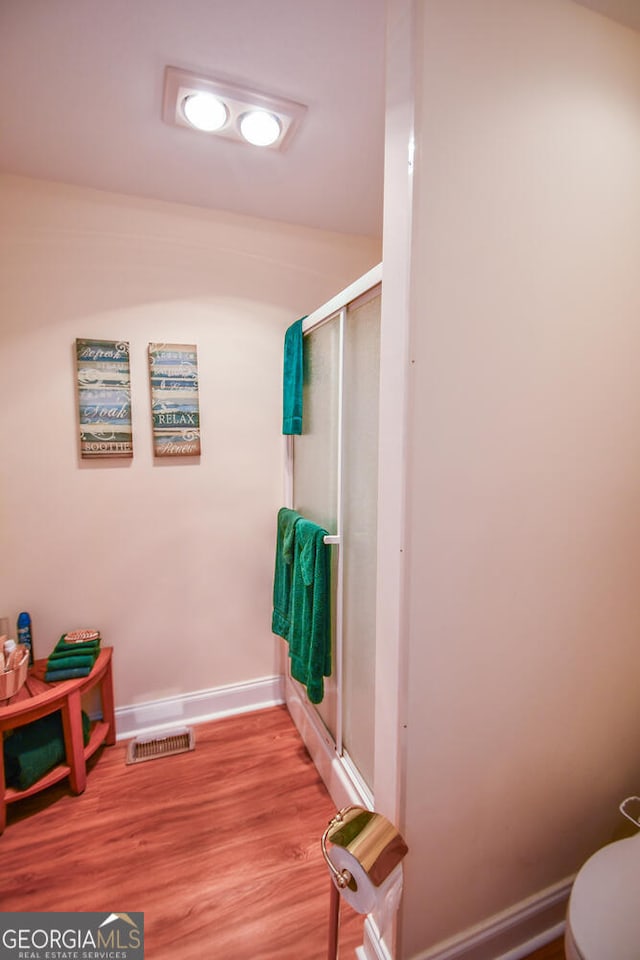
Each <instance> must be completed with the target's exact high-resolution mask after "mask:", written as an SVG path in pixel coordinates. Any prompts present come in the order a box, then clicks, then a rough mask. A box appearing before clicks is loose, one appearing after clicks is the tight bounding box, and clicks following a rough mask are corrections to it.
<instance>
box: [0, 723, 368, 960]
mask: <svg viewBox="0 0 640 960" xmlns="http://www.w3.org/2000/svg"><path fill="white" fill-rule="evenodd" d="M195 732H196V749H195V751H194V752H192V753H185V754H179V755H176V756H170V757H165V758H163V759H156V760H151V761H147V762H145V763H140V764H135V765H132V766H127V765H126V764H125V745H121V744H118V745H116V746H115V747H105V748H104V749H102V750H101V751H99V753H98V755H96V758H94V761H92V763H91V768H90V773H89V779H88V783H87V789H86V792H85V793H84V794H83V795H82V796H80V797H73V796H71V795H70V794H69V792H68V788H67V785H66V782H65V781H63V782H62V783H61V784H58V785H57V786H54V787H51V788H49V790H47V791H45V792H43V793H41V794H39V795H37V796H35V797H32V798H30V799H27V800H23V801H20V802H18V803H14V804H11V805H10V806H9V808H8V817H7V820H8V825H7V829H6V831H5V833H4V834H3V836H2V837H0V863H2V870H0V909H1V910H3V911H7V910H19V911H34V910H46V911H57V910H79V911H106V912H108V913H111V912H114V913H123V912H125V913H126V912H129V911H143V912H144V915H145V919H144V926H145V946H146V956H148V957H149V960H202V958H203V957H215V958H221V960H222V958H224V960H275V958H278V960H301V958H304V960H326V954H327V924H328V906H329V883H330V881H329V878H328V873H327V869H326V866H325V863H324V861H323V858H322V854H321V851H320V837H321V836H322V832H323V830H324V828H325V826H326V824H327V822H328V820H329V819H330V817H331V816H332V815H333V813H335V806H334V804H333V802H332V800H331V799H330V797H329V795H328V793H327V791H326V790H325V788H324V786H323V784H322V782H321V780H320V778H319V776H318V773H317V771H316V769H315V767H314V766H313V764H312V763H311V760H310V758H309V756H308V754H307V752H306V750H305V749H304V747H303V745H302V743H301V741H300V739H299V737H298V734H297V732H296V730H295V728H294V726H293V724H292V722H291V720H290V718H289V715H288V713H287V711H286V709H285V708H284V707H275V708H273V709H270V710H265V711H261V712H259V713H252V714H245V715H243V716H240V717H233V718H229V719H223V720H218V721H216V722H213V723H209V724H202V725H200V726H198V727H196V728H195ZM362 923H363V918H362V917H360V916H359V915H358V914H356V913H354V911H353V910H352V909H351V908H350V907H349V906H348V905H346V904H345V905H344V906H343V908H342V915H341V927H340V958H341V960H354V957H355V953H354V951H355V947H356V946H358V945H359V944H361V943H362Z"/></svg>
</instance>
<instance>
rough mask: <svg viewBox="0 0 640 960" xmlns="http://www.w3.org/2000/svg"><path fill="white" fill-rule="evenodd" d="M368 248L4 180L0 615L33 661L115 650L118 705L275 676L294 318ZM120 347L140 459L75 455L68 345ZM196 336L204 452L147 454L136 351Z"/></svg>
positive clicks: (371, 256) (338, 282)
mask: <svg viewBox="0 0 640 960" xmlns="http://www.w3.org/2000/svg"><path fill="white" fill-rule="evenodd" d="M379 259H380V251H379V248H378V247H377V245H376V244H375V243H372V242H371V241H369V240H366V239H363V238H357V237H348V236H338V235H334V234H328V233H322V232H316V231H310V230H303V229H299V228H294V227H289V226H286V225H278V224H274V223H267V222H264V221H260V220H254V219H250V218H242V217H234V216H230V215H227V214H217V213H214V212H204V211H201V210H196V209H194V208H190V207H184V206H178V205H170V204H161V203H154V202H148V201H143V200H136V199H132V198H127V197H123V196H116V195H109V194H103V193H98V192H93V191H89V190H84V189H76V188H71V187H65V186H61V185H54V184H50V183H43V182H37V181H29V180H24V179H18V178H13V177H4V178H1V179H0V349H1V356H2V374H1V376H0V397H1V402H0V438H1V443H2V445H1V451H2V454H1V455H2V463H1V465H0V484H1V486H0V511H1V512H0V529H1V531H2V551H1V559H0V564H1V566H0V571H1V572H0V613H1V614H2V615H8V616H10V617H11V618H12V619H13V618H15V616H16V615H17V613H18V612H19V610H21V609H26V610H29V611H30V612H31V614H32V617H33V623H34V636H35V648H36V655H38V656H46V655H47V654H48V652H49V651H50V649H51V648H52V647H53V645H54V643H55V641H56V640H57V638H58V636H59V635H60V634H61V633H62V632H63V631H64V630H67V629H71V628H74V627H82V626H96V627H99V628H100V630H101V631H102V633H103V636H104V641H105V642H106V643H109V644H112V645H113V646H114V647H115V687H116V702H117V704H119V705H129V704H134V703H140V702H144V701H148V700H153V699H157V698H162V697H165V696H173V695H176V696H179V695H180V694H182V693H188V692H192V691H196V690H204V689H210V688H215V687H218V686H222V685H226V684H234V683H240V682H243V681H247V680H252V679H257V678H260V677H266V676H272V675H274V674H276V673H277V672H278V664H277V662H276V647H275V645H274V641H273V638H272V635H271V629H270V616H271V608H270V604H271V577H272V556H273V541H274V529H275V527H274V524H275V514H276V511H277V509H278V507H279V506H280V501H281V493H282V477H281V463H282V440H281V437H280V426H281V421H280V417H281V386H280V383H281V364H282V361H281V357H282V336H283V332H284V330H285V328H286V326H287V325H288V324H289V323H291V322H292V321H293V320H295V319H297V318H298V317H299V316H300V315H302V314H303V313H307V312H310V311H311V310H313V309H315V308H316V307H317V306H319V305H320V304H322V303H323V302H324V301H325V300H327V299H328V298H329V297H331V296H333V295H334V294H335V293H337V292H338V291H339V290H340V289H342V287H344V286H346V285H347V284H348V283H350V282H351V281H352V280H355V279H356V278H357V277H358V276H360V275H361V274H362V273H364V272H365V271H366V270H368V269H369V268H370V267H371V266H373V265H374V264H375V263H377V262H378V261H379ZM76 337H90V338H91V337H95V338H99V337H104V338H107V339H125V340H128V341H129V342H130V345H131V370H132V398H133V421H134V422H133V427H134V447H135V455H134V458H133V460H132V461H119V462H118V463H113V464H110V463H107V464H104V463H87V462H82V461H80V460H79V456H78V444H77V427H76V424H77V412H76V398H75V387H74V384H75V379H74V361H73V354H72V349H73V343H74V340H75V338H76ZM150 341H169V342H178V343H196V344H197V345H198V361H199V373H200V404H201V420H202V457H201V459H200V462H199V463H197V462H190V461H188V460H185V461H175V462H173V461H172V462H154V458H153V456H152V450H151V431H150V404H149V390H148V382H147V353H146V351H147V344H148V343H149V342H150Z"/></svg>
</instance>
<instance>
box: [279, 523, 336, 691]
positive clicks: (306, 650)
mask: <svg viewBox="0 0 640 960" xmlns="http://www.w3.org/2000/svg"><path fill="white" fill-rule="evenodd" d="M326 535H327V531H326V530H323V528H322V527H319V526H318V525H317V524H315V523H312V522H311V521H310V520H305V519H304V518H301V519H300V520H299V521H298V522H297V524H296V527H295V559H294V563H293V576H292V583H291V607H290V620H291V625H290V629H289V635H288V640H289V656H290V658H291V674H292V676H293V677H295V679H296V680H298V681H299V682H300V683H302V684H304V686H306V688H307V695H308V697H309V700H310V701H311V703H320V701H321V700H322V698H323V697H324V681H323V677H328V676H330V675H331V592H330V575H331V556H330V549H331V548H330V547H329V546H328V545H327V544H325V542H324V538H325V536H326Z"/></svg>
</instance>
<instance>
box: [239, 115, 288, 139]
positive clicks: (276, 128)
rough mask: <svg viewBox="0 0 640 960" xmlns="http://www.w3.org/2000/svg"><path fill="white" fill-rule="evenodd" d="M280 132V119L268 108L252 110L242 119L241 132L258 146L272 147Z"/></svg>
mask: <svg viewBox="0 0 640 960" xmlns="http://www.w3.org/2000/svg"><path fill="white" fill-rule="evenodd" d="M280 132H281V127H280V121H279V120H278V118H277V117H276V116H274V114H273V113H268V112H267V111H266V110H250V111H249V112H248V113H245V114H244V115H243V116H242V118H241V120H240V133H241V134H242V136H243V137H244V138H245V140H248V141H249V143H252V144H253V145H254V146H256V147H270V146H271V144H272V143H275V142H276V140H277V139H278V137H279V136H280Z"/></svg>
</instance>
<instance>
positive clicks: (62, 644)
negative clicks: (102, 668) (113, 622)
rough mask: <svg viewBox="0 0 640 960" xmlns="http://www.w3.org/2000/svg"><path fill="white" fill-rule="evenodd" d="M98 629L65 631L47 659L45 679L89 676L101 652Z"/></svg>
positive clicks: (51, 680) (49, 681)
mask: <svg viewBox="0 0 640 960" xmlns="http://www.w3.org/2000/svg"><path fill="white" fill-rule="evenodd" d="M100 639H101V638H100V633H99V631H98V630H74V631H72V632H71V633H64V634H63V635H62V636H61V637H60V639H59V640H58V642H57V644H56V645H55V648H54V650H53V651H52V653H50V654H49V659H48V660H47V672H46V673H45V677H44V678H45V680H46V681H47V682H48V683H52V682H53V681H54V680H73V679H75V678H77V677H88V676H89V674H90V673H91V670H92V669H93V665H94V663H95V662H96V660H97V659H98V654H99V653H100Z"/></svg>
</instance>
